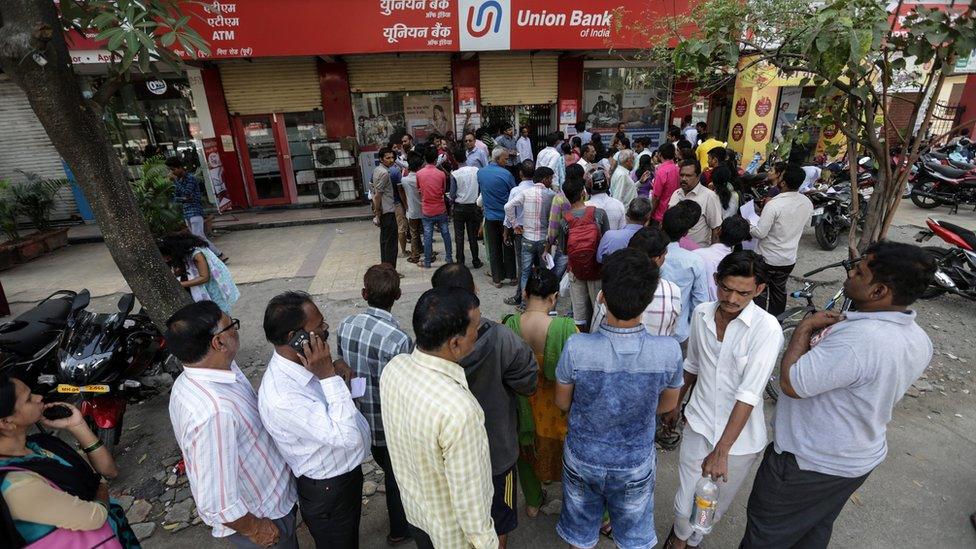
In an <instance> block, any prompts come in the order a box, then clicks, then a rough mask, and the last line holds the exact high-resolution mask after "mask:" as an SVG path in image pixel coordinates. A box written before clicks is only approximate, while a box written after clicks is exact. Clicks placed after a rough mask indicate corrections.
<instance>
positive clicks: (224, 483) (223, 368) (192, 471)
mask: <svg viewBox="0 0 976 549" xmlns="http://www.w3.org/2000/svg"><path fill="white" fill-rule="evenodd" d="M240 325H241V322H240V321H239V320H237V319H231V318H230V317H228V316H227V315H226V314H224V313H222V312H221V310H220V308H219V307H217V305H216V304H214V303H213V302H212V301H200V302H198V303H193V304H190V305H187V306H185V307H183V308H182V309H180V310H179V311H177V312H176V313H175V314H174V315H173V316H172V317H170V318H169V320H167V321H166V343H167V345H168V347H169V350H170V352H171V353H173V356H175V357H176V358H178V359H179V360H180V361H181V362H182V363H183V366H184V369H183V373H182V374H181V375H180V377H179V378H178V379H177V380H176V382H175V383H174V384H173V390H172V392H171V393H170V399H169V416H170V421H172V423H173V433H174V434H175V435H176V442H177V443H178V444H179V447H180V452H182V454H183V458H184V460H185V462H186V474H187V478H188V479H189V481H190V490H191V492H192V493H193V499H194V501H195V502H196V504H197V513H198V514H199V516H200V518H201V519H202V520H203V522H205V523H206V524H207V525H208V526H210V527H211V528H213V536H214V537H216V538H225V539H227V540H228V541H230V542H231V543H232V544H233V545H234V546H236V547H279V548H289V549H291V548H297V547H298V540H297V538H296V537H295V517H296V507H295V503H296V501H297V495H296V492H295V481H294V477H293V476H292V472H291V469H289V468H288V466H287V465H286V464H285V461H284V459H283V458H282V456H281V454H280V453H279V452H278V449H277V447H275V444H274V441H273V440H271V436H270V435H269V434H268V432H267V431H266V430H265V429H264V426H263V425H262V424H261V417H260V414H259V412H258V396H257V393H255V391H254V388H253V387H251V383H250V382H249V381H248V380H247V378H246V377H245V376H244V374H243V373H242V372H241V370H240V368H238V367H237V364H236V363H235V362H234V357H235V356H236V355H237V351H238V349H239V348H240V336H239V334H238V329H239V328H240Z"/></svg>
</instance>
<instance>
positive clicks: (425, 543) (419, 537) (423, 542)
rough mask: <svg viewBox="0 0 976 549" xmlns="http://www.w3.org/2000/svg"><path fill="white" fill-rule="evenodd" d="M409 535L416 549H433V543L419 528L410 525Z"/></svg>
mask: <svg viewBox="0 0 976 549" xmlns="http://www.w3.org/2000/svg"><path fill="white" fill-rule="evenodd" d="M410 535H411V536H412V537H413V542H414V543H416V544H417V548H418V549H434V542H433V541H431V539H430V536H428V535H427V532H424V531H423V530H421V529H420V528H417V527H416V526H413V525H411V526H410Z"/></svg>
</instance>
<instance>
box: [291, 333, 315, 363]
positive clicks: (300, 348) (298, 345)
mask: <svg viewBox="0 0 976 549" xmlns="http://www.w3.org/2000/svg"><path fill="white" fill-rule="evenodd" d="M309 341H311V338H310V336H309V334H308V332H306V331H305V330H303V329H301V328H299V329H298V330H295V335H293V336H291V340H289V341H288V346H289V347H291V348H292V349H294V350H295V352H297V353H298V354H299V355H301V356H305V344H306V343H308V342H309Z"/></svg>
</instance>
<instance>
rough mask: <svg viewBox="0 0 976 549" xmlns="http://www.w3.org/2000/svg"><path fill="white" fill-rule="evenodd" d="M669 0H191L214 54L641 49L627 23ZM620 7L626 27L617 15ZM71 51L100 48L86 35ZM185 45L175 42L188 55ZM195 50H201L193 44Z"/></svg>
mask: <svg viewBox="0 0 976 549" xmlns="http://www.w3.org/2000/svg"><path fill="white" fill-rule="evenodd" d="M677 1H678V5H677V6H676V5H675V4H674V2H671V1H666V0H611V1H609V2H605V3H603V2H601V3H597V2H588V3H586V5H585V6H583V7H581V6H578V5H576V4H579V3H567V2H561V1H558V0H372V1H363V0H329V1H327V2H323V1H311V0H277V1H275V2H269V1H268V0H226V1H225V0H214V1H205V2H193V3H190V2H187V3H184V4H183V7H184V9H185V10H186V12H187V13H188V14H191V15H192V16H193V17H192V19H191V23H190V24H191V26H192V27H193V28H194V29H196V31H197V32H199V33H200V35H201V36H202V37H203V39H204V40H206V41H207V43H208V44H209V46H210V52H209V54H203V56H202V57H209V58H214V59H222V58H235V57H279V56H281V57H283V56H298V55H302V56H311V55H342V54H352V53H392V52H454V51H488V50H496V51H504V50H533V49H548V50H552V49H559V50H566V49H575V50H589V49H603V50H605V49H609V48H616V49H621V48H646V47H647V45H648V44H647V39H646V38H645V37H642V36H640V34H639V33H636V32H633V31H632V30H628V29H631V28H632V25H633V24H635V23H637V24H644V25H648V24H651V23H653V21H654V20H655V19H658V18H660V17H661V16H663V15H671V14H674V15H678V14H679V13H680V12H681V11H682V10H683V11H687V9H688V4H687V0H677ZM618 13H619V14H620V17H621V18H622V20H623V23H624V25H623V27H622V28H621V29H620V30H618V29H617V28H616V25H615V24H614V16H615V14H618ZM69 44H70V46H69V47H70V48H71V49H72V50H98V49H103V48H104V46H103V44H101V43H99V42H97V41H95V40H94V37H93V36H92V35H89V36H79V35H77V34H74V33H72V34H71V35H70V36H69ZM181 48H182V46H180V45H179V44H177V45H176V46H175V47H174V50H175V51H176V52H177V53H179V54H181V55H184V56H186V52H184V51H183V50H182V49H181ZM198 53H199V52H198Z"/></svg>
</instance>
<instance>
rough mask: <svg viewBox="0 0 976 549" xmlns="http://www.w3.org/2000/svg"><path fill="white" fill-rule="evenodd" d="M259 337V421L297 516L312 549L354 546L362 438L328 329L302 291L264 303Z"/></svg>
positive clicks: (365, 447) (362, 423) (366, 438)
mask: <svg viewBox="0 0 976 549" xmlns="http://www.w3.org/2000/svg"><path fill="white" fill-rule="evenodd" d="M264 335H265V337H266V338H267V339H268V341H269V342H270V343H271V344H272V345H274V354H273V355H272V357H271V361H270V362H269V363H268V369H267V370H266V371H265V372H264V378H263V379H262V380H261V388H260V389H259V390H258V406H259V408H260V411H261V421H262V422H263V423H264V426H265V428H266V429H267V430H268V432H269V433H270V434H271V437H272V438H273V439H274V441H275V444H276V445H277V446H278V450H279V451H280V452H281V454H282V456H284V459H285V462H286V463H288V465H289V466H290V467H291V469H292V471H293V472H294V473H295V477H296V479H297V487H298V499H299V502H300V505H299V507H300V509H301V512H302V518H303V519H304V520H305V524H307V525H308V529H309V532H311V534H312V538H313V539H314V540H315V544H316V546H317V547H344V548H354V547H358V546H359V519H360V516H361V515H362V490H363V469H362V467H361V465H362V463H363V461H364V460H365V459H366V456H368V455H369V448H370V435H369V424H368V423H367V422H366V418H365V417H363V415H362V413H360V412H359V410H358V409H357V408H356V405H355V404H354V403H353V401H352V395H351V394H350V392H349V388H348V387H347V385H346V380H344V379H343V377H348V375H349V367H348V366H347V365H346V364H345V363H344V362H342V361H333V360H332V354H331V351H330V349H329V344H328V337H329V325H328V324H326V322H325V318H324V317H323V316H322V313H321V312H320V311H319V308H318V307H316V306H315V303H313V302H312V299H311V297H309V295H308V294H306V293H302V292H285V293H283V294H280V295H278V296H275V297H274V298H272V299H271V301H270V302H268V307H267V308H266V309H265V311H264ZM296 347H297V348H299V349H301V352H299V351H297V350H296Z"/></svg>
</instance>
